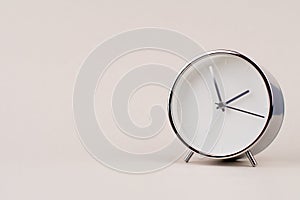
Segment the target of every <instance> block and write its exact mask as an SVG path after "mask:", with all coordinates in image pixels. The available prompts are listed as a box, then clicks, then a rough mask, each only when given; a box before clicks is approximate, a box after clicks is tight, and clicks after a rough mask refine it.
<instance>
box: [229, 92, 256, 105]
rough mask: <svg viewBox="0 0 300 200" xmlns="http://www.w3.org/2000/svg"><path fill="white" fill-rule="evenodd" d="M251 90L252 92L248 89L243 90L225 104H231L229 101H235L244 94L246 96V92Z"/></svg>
mask: <svg viewBox="0 0 300 200" xmlns="http://www.w3.org/2000/svg"><path fill="white" fill-rule="evenodd" d="M249 92H250V90H246V91H245V92H242V93H241V94H239V95H237V96H235V97H233V98H231V99H229V100H228V101H226V102H225V104H229V103H231V102H233V101H235V100H237V99H239V98H241V97H242V96H244V95H245V94H247V93H249Z"/></svg>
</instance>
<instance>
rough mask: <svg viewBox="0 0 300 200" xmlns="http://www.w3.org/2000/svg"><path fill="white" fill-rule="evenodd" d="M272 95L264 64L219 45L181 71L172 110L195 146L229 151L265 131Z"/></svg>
mask: <svg viewBox="0 0 300 200" xmlns="http://www.w3.org/2000/svg"><path fill="white" fill-rule="evenodd" d="M270 101H271V100H270V89H269V85H268V83H267V82H266V78H265V76H264V75H263V73H262V71H261V70H260V68H259V67H258V66H256V65H255V64H254V63H253V62H252V61H250V60H249V59H248V58H246V57H244V56H242V55H240V54H238V53H236V52H231V51H222V50H220V51H215V52H212V53H208V54H206V55H204V56H201V57H199V58H197V59H195V60H194V61H193V62H191V63H189V64H188V65H187V67H185V68H184V70H183V71H182V72H181V73H180V74H179V76H178V77H177V80H176V82H175V84H174V86H173V88H172V93H171V96H170V99H169V116H170V120H171V123H172V126H173V128H174V130H175V132H176V133H177V135H178V137H179V138H180V139H181V140H182V141H183V142H184V143H185V144H186V145H187V146H189V147H190V148H191V149H192V150H194V151H196V152H198V153H201V154H204V155H207V156H213V157H230V156H233V155H237V154H239V153H241V152H243V151H244V150H246V149H247V148H249V147H250V146H251V145H252V144H254V143H255V142H256V141H257V139H258V138H259V137H260V136H261V134H262V133H263V131H264V129H265V127H266V125H267V123H268V121H269V115H270V104H271V102H270Z"/></svg>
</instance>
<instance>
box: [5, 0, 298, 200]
mask: <svg viewBox="0 0 300 200" xmlns="http://www.w3.org/2000/svg"><path fill="white" fill-rule="evenodd" d="M299 11H300V3H299V1H296V0H295V1H288V0H287V1H258V0H254V1H253V0H252V1H250V0H249V1H245V0H239V1H231V0H228V1H214V0H212V1H200V0H197V1H174V0H173V1H170V0H164V1H163V0H151V1H145V0H139V1H138V0H126V1H121V0H119V1H117V0H109V1H103V0H98V1H95V0H93V1H83V0H74V1H58V0H52V1H34V0H28V1H15V0H10V1H4V0H2V1H1V2H0V102H1V103H0V119H1V125H0V136H1V137H0V199H3V200H4V199H5V200H9V199H30V200H33V199H218V198H220V199H221V198H222V199H283V198H289V199H299V198H300V191H299V183H300V180H299V179H300V169H299V167H300V154H299V152H300V145H299V140H300V136H299V131H298V128H297V125H298V126H299V99H300V94H299V74H300V70H299V52H300V41H299V35H300V24H299V19H300V12H299ZM139 27H161V28H167V29H172V30H176V31H179V32H181V33H183V34H185V35H187V36H189V37H190V38H193V40H195V41H196V42H198V43H199V44H201V45H202V46H203V47H204V48H205V49H207V50H212V49H217V48H227V49H235V50H239V51H241V52H243V53H245V54H247V55H250V56H251V58H253V59H254V60H255V61H256V62H257V63H259V64H260V65H262V66H265V67H266V68H267V69H268V70H269V71H270V72H271V73H272V74H273V75H274V76H275V77H276V79H277V80H278V82H279V83H280V85H281V88H282V90H283V93H284V97H285V106H286V115H285V120H284V124H283V127H282V129H281V131H280V133H279V135H278V137H277V138H276V140H275V141H274V143H273V144H272V145H271V146H270V148H268V149H267V150H266V151H264V152H263V153H261V154H260V155H258V156H257V160H258V162H259V166H258V167H257V168H251V167H248V166H249V163H248V162H247V161H241V162H238V163H224V162H215V161H211V160H197V159H196V158H195V159H193V161H192V162H191V163H190V164H185V163H184V162H183V161H182V160H178V161H177V162H176V163H174V164H173V165H171V166H170V167H168V168H166V169H164V170H160V171H158V172H155V173H150V174H144V175H130V174H124V173H120V172H117V171H114V170H111V169H109V168H107V167H105V166H103V165H101V164H100V163H98V162H97V161H96V160H94V159H93V158H92V157H91V156H90V155H89V154H88V153H87V152H86V151H85V149H84V148H83V147H82V145H81V143H80V140H79V138H78V136H77V133H76V128H75V123H74V120H73V111H72V93H73V87H74V83H75V80H76V75H77V74H78V72H79V69H80V65H81V63H82V62H83V60H84V59H85V58H86V56H87V55H88V53H89V52H90V51H91V50H92V49H93V48H94V47H95V46H97V45H98V44H99V43H100V42H102V41H104V40H105V39H107V38H108V37H111V36H112V35H115V34H117V33H119V32H122V31H126V30H130V29H134V28H139Z"/></svg>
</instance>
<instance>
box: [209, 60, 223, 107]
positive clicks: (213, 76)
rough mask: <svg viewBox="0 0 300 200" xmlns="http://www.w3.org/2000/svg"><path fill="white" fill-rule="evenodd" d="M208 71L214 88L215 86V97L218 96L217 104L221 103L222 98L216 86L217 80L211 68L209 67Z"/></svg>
mask: <svg viewBox="0 0 300 200" xmlns="http://www.w3.org/2000/svg"><path fill="white" fill-rule="evenodd" d="M209 71H210V73H211V76H212V78H213V81H214V86H215V89H216V92H217V95H218V99H219V102H222V97H221V94H220V90H219V86H218V83H217V80H216V78H215V75H214V71H213V68H212V66H209Z"/></svg>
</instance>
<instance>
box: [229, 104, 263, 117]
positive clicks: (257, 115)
mask: <svg viewBox="0 0 300 200" xmlns="http://www.w3.org/2000/svg"><path fill="white" fill-rule="evenodd" d="M225 107H226V108H229V109H232V110H236V111H240V112H243V113H246V114H250V115H254V116H256V117H261V118H265V117H264V116H262V115H259V114H256V113H253V112H249V111H246V110H242V109H239V108H235V107H232V106H227V105H225Z"/></svg>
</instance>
